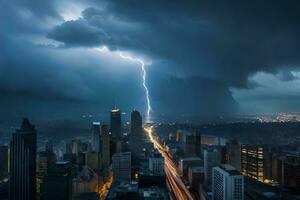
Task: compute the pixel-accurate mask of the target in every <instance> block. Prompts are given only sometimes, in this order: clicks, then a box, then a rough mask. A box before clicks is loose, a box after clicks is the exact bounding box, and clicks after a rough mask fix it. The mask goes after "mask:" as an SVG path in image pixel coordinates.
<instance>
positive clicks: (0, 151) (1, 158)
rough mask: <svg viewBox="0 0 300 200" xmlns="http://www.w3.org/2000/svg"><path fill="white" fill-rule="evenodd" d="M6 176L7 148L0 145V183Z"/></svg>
mask: <svg viewBox="0 0 300 200" xmlns="http://www.w3.org/2000/svg"><path fill="white" fill-rule="evenodd" d="M7 176H8V146H6V145H0V181H1V180H2V179H4V178H7Z"/></svg>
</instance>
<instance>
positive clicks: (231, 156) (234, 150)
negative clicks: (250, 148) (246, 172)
mask: <svg viewBox="0 0 300 200" xmlns="http://www.w3.org/2000/svg"><path fill="white" fill-rule="evenodd" d="M226 163H228V164H229V165H231V166H233V167H235V168H236V169H237V170H238V171H241V144H240V143H239V141H237V140H228V141H227V142H226Z"/></svg>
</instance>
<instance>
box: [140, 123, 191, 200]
mask: <svg viewBox="0 0 300 200" xmlns="http://www.w3.org/2000/svg"><path fill="white" fill-rule="evenodd" d="M144 129H145V131H146V133H147V134H148V136H149V138H150V141H151V142H152V143H153V145H154V147H155V148H156V149H157V150H158V151H159V152H160V153H161V155H162V156H163V157H164V159H165V173H166V178H167V183H168V187H169V189H170V190H171V192H172V193H173V195H174V196H175V197H176V199H179V200H193V199H194V198H193V196H192V194H191V193H190V191H189V190H188V189H187V188H186V186H185V185H184V183H183V182H182V180H181V177H180V175H179V172H178V168H177V166H176V165H175V163H174V162H173V160H172V159H171V157H170V156H169V154H168V152H167V150H166V148H165V147H164V146H162V145H161V144H160V142H159V141H158V139H157V138H156V136H155V135H154V133H153V131H152V129H153V126H151V127H149V128H144Z"/></svg>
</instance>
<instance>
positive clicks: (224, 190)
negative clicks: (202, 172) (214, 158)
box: [212, 164, 244, 200]
mask: <svg viewBox="0 0 300 200" xmlns="http://www.w3.org/2000/svg"><path fill="white" fill-rule="evenodd" d="M212 177H213V181H212V182H213V184H212V192H213V200H243V199H244V177H243V175H241V173H240V172H239V171H237V170H236V169H235V168H234V167H232V166H231V165H228V164H226V165H221V166H219V167H214V168H213V176H212Z"/></svg>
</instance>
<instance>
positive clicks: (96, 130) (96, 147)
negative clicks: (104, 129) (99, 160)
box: [92, 122, 100, 153]
mask: <svg viewBox="0 0 300 200" xmlns="http://www.w3.org/2000/svg"><path fill="white" fill-rule="evenodd" d="M92 138H93V141H92V145H93V146H92V149H93V151H96V152H97V153H98V152H99V151H100V122H93V124H92Z"/></svg>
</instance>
